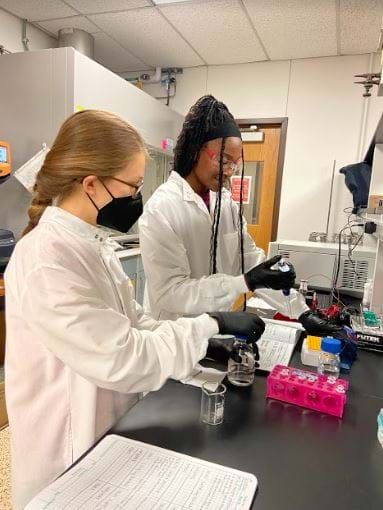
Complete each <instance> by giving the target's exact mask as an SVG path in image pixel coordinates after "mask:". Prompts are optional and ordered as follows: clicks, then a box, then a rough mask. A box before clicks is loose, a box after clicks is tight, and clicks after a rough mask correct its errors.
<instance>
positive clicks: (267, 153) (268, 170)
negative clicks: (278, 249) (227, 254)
mask: <svg viewBox="0 0 383 510" xmlns="http://www.w3.org/2000/svg"><path fill="white" fill-rule="evenodd" d="M259 131H262V132H263V133H264V139H263V141H262V142H244V143H243V153H244V158H245V175H246V176H251V185H250V187H251V189H250V200H249V204H247V205H244V216H245V218H246V221H247V224H248V231H249V233H250V235H251V237H252V238H253V239H254V240H255V242H256V244H257V246H260V247H261V248H263V249H264V250H265V252H266V253H267V251H268V248H269V242H270V241H271V240H272V234H273V218H274V213H275V208H276V207H277V208H278V207H279V204H277V203H276V197H277V196H278V197H279V194H277V193H276V191H277V181H278V179H277V177H278V157H279V149H280V139H281V127H280V126H270V127H260V128H259Z"/></svg>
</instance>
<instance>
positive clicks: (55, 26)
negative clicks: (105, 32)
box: [35, 16, 100, 36]
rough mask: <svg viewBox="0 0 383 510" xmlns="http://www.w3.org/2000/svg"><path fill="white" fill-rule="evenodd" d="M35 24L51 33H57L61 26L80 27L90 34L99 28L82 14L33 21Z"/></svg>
mask: <svg viewBox="0 0 383 510" xmlns="http://www.w3.org/2000/svg"><path fill="white" fill-rule="evenodd" d="M35 24H36V25H37V26H40V27H42V28H44V29H45V30H48V32H50V33H51V34H53V35H55V36H56V35H58V31H59V30H60V29H61V28H80V29H81V30H85V31H86V32H89V33H90V34H94V33H95V32H99V31H100V29H99V28H97V27H96V25H94V24H93V23H92V22H91V21H89V20H88V19H86V18H85V17H84V16H71V17H69V18H60V19H52V20H48V21H39V22H38V23H35Z"/></svg>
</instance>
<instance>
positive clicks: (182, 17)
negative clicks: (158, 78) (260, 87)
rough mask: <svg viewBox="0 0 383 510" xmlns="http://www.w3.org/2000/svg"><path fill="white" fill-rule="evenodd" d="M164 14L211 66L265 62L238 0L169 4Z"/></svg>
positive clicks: (162, 8) (264, 57)
mask: <svg viewBox="0 0 383 510" xmlns="http://www.w3.org/2000/svg"><path fill="white" fill-rule="evenodd" d="M161 11H162V12H163V13H164V15H165V16H166V18H167V19H168V20H169V21H170V22H171V23H172V24H173V25H174V26H175V27H176V28H177V30H179V32H180V33H181V34H182V35H183V36H184V37H185V39H187V41H188V42H189V43H190V44H191V45H192V46H193V48H194V49H195V50H196V51H198V53H199V54H200V55H201V57H202V58H203V59H204V60H205V61H206V62H207V63H208V64H225V63H241V62H252V61H255V60H265V59H266V55H265V54H264V52H263V50H262V47H261V45H260V44H259V41H258V39H257V37H256V35H255V33H254V31H253V29H252V27H251V24H250V22H249V20H248V18H247V16H246V14H245V13H244V11H243V9H242V7H241V6H240V4H239V2H238V1H237V0H213V1H211V0H210V1H209V2H200V3H196V4H193V3H191V4H177V5H169V6H166V7H161Z"/></svg>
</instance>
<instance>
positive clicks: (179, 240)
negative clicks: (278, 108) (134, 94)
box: [139, 95, 347, 340]
mask: <svg viewBox="0 0 383 510" xmlns="http://www.w3.org/2000/svg"><path fill="white" fill-rule="evenodd" d="M239 172H241V175H242V181H241V182H243V175H244V164H243V152H242V140H241V133H240V130H239V128H238V126H237V124H236V123H235V120H234V118H233V116H232V114H231V113H230V112H229V110H228V108H227V106H226V105H225V104H224V103H222V102H220V101H217V99H215V98H214V97H213V96H211V95H208V96H204V97H201V98H200V99H199V100H198V101H197V102H196V103H195V104H194V105H193V106H192V107H191V109H190V111H189V113H188V114H187V115H186V118H185V122H184V125H183V127H182V130H181V133H180V135H179V137H178V140H177V144H176V147H175V154H174V171H173V172H172V174H171V175H170V177H169V179H168V181H167V182H166V183H165V184H163V185H162V186H160V187H159V188H158V189H157V190H156V191H155V193H154V194H153V195H152V197H151V198H150V199H149V201H148V202H147V204H146V206H145V210H144V214H143V215H142V217H141V219H140V222H139V226H140V244H141V253H142V260H143V264H144V269H145V274H146V278H147V285H146V293H145V307H146V308H147V310H150V312H151V314H152V315H153V316H154V317H155V318H157V319H175V318H177V317H180V316H182V315H196V314H199V313H201V312H203V311H207V312H211V311H213V310H220V311H222V310H230V308H231V306H232V305H233V303H234V301H235V299H236V298H237V297H238V296H239V295H240V294H241V293H245V292H247V291H249V290H250V291H256V293H257V295H258V296H260V297H261V298H262V299H264V300H265V301H266V302H269V303H270V304H271V305H272V306H273V307H275V306H276V303H277V304H278V310H279V311H280V312H282V313H283V314H284V315H290V317H291V318H294V319H298V320H299V321H300V322H301V323H302V325H303V326H304V328H305V329H306V331H307V332H308V333H309V334H312V335H318V336H326V335H332V336H336V337H337V338H340V339H344V340H346V339H347V335H346V334H344V332H343V329H342V328H341V327H340V326H338V325H333V324H330V323H329V322H328V321H327V320H325V319H323V318H321V317H319V316H318V315H316V314H314V313H313V312H312V311H311V310H310V309H309V307H308V306H307V305H306V303H305V300H304V298H303V296H302V295H301V294H299V293H298V292H297V291H295V290H294V289H291V290H290V300H289V301H288V300H286V297H285V296H284V295H283V294H282V292H281V289H283V290H285V289H290V288H291V287H292V286H293V284H294V278H295V272H294V268H293V267H292V266H291V265H290V271H288V272H285V273H283V272H280V271H276V270H275V269H272V268H273V266H274V265H275V264H276V263H277V262H278V261H279V260H280V258H281V257H278V256H277V257H273V258H272V259H270V260H265V254H264V252H263V250H261V249H260V248H258V247H257V246H256V245H255V243H254V241H253V239H252V238H251V237H250V235H249V234H248V232H247V226H246V221H245V219H244V218H243V215H242V211H243V207H242V185H241V193H240V195H241V202H240V204H239V207H238V206H237V204H236V203H234V202H233V200H232V199H231V195H230V192H229V190H228V189H227V188H229V187H230V177H231V176H232V175H233V174H234V173H239ZM245 302H246V301H245ZM288 303H289V304H288Z"/></svg>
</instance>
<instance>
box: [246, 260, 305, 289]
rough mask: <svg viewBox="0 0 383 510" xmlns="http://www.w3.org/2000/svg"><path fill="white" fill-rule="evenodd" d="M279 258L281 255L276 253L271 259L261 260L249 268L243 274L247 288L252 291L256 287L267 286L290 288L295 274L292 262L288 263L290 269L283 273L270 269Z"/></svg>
mask: <svg viewBox="0 0 383 510" xmlns="http://www.w3.org/2000/svg"><path fill="white" fill-rule="evenodd" d="M281 258H282V257H281V255H276V256H275V257H272V258H271V259H268V260H265V262H262V263H261V264H259V265H258V266H255V267H253V269H250V271H249V272H248V273H246V274H245V280H246V284H247V286H248V287H249V290H252V291H254V290H255V289H256V288H257V287H269V288H271V289H274V290H284V289H291V288H292V287H293V286H294V282H295V276H296V274H295V270H294V266H293V265H292V264H290V263H288V265H289V266H290V271H286V272H285V273H284V272H282V271H279V270H278V269H270V268H271V267H272V266H274V265H275V264H276V263H277V262H279V261H280V260H281Z"/></svg>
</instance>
